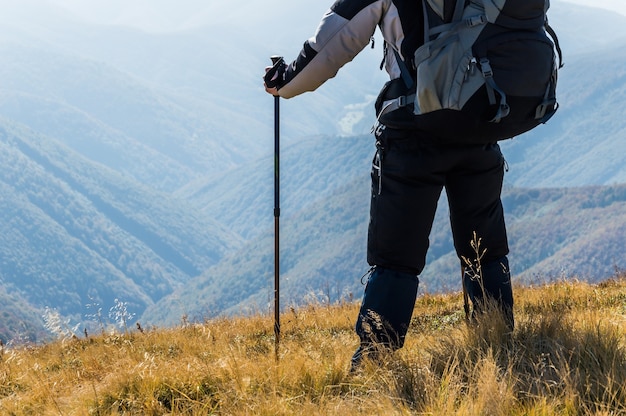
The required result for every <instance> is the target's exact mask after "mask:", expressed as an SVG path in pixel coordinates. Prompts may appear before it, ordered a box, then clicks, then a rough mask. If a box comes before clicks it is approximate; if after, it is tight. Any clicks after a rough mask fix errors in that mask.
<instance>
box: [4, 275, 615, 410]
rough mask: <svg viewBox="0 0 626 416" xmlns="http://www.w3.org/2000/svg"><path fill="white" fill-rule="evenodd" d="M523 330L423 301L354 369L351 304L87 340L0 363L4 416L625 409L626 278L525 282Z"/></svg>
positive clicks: (456, 305) (456, 304) (14, 354)
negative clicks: (393, 346)
mask: <svg viewBox="0 0 626 416" xmlns="http://www.w3.org/2000/svg"><path fill="white" fill-rule="evenodd" d="M516 298H517V301H516V307H515V311H516V317H517V326H516V329H515V331H514V332H513V333H512V334H510V333H509V334H507V333H506V332H505V330H504V329H503V326H502V325H501V322H497V321H493V320H492V321H490V320H487V319H485V320H482V321H481V322H480V323H479V325H477V326H471V327H469V326H467V325H466V324H465V323H464V318H463V313H462V300H461V299H462V298H461V296H460V294H451V295H446V296H422V297H420V298H419V299H418V302H417V304H416V306H415V311H414V316H413V322H412V325H411V328H410V333H409V336H408V339H407V344H406V346H405V348H404V349H403V350H401V351H399V352H398V353H396V354H395V355H394V356H393V357H390V358H389V359H388V360H387V362H386V363H384V365H383V366H382V367H380V368H379V367H374V366H367V367H365V368H364V370H363V371H362V372H360V373H358V374H354V375H351V374H349V373H348V371H347V369H348V361H349V358H350V356H351V354H352V352H353V350H354V348H355V346H356V343H357V340H356V337H355V335H354V333H353V330H352V327H353V321H354V318H355V316H356V313H357V307H358V305H357V304H356V303H342V304H336V305H332V306H328V305H322V304H311V305H309V306H307V307H305V308H302V309H293V310H291V311H290V312H288V313H286V314H284V315H283V316H282V335H283V336H282V339H281V344H280V348H279V355H278V357H279V359H278V361H276V360H275V349H274V346H275V344H274V337H273V331H272V322H271V319H270V318H269V317H268V316H260V315H257V316H252V317H249V318H239V319H220V320H209V321H206V322H204V323H202V324H188V323H187V322H182V323H181V324H180V325H179V326H177V327H176V328H172V329H167V330H165V329H159V328H141V330H136V329H135V330H133V331H126V332H125V333H117V334H102V335H93V336H92V335H89V337H88V338H81V339H78V338H73V339H72V338H67V339H63V340H59V341H57V342H54V343H51V344H48V345H43V346H30V347H22V348H18V349H6V348H5V349H3V350H2V352H1V355H0V412H1V413H2V414H7V415H16V416H17V415H31V414H41V415H48V414H50V415H69V414H81V415H82V414H93V415H113V414H141V415H163V414H171V415H207V414H215V415H253V414H254V415H291V414H308V415H371V414H386V415H394V414H395V415H403V414H405V415H408V414H436V415H451V414H463V415H579V414H597V415H609V414H624V413H626V344H625V342H624V340H625V339H626V338H625V336H626V331H625V330H624V322H625V321H626V275H624V274H622V275H620V276H615V278H614V279H612V280H609V281H606V282H604V283H601V284H597V285H589V284H586V283H582V282H579V281H577V280H576V279H574V278H572V279H570V280H568V281H560V282H558V283H553V284H550V285H546V286H540V287H517V288H516Z"/></svg>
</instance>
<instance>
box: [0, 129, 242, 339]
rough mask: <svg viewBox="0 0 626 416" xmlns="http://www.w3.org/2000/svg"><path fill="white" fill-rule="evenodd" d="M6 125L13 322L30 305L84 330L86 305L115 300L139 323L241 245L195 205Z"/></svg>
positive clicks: (0, 143)
mask: <svg viewBox="0 0 626 416" xmlns="http://www.w3.org/2000/svg"><path fill="white" fill-rule="evenodd" d="M1 125H2V126H3V127H1V128H0V148H1V151H0V160H1V164H2V166H3V168H2V169H1V170H0V188H1V189H0V190H1V195H2V198H1V199H0V258H1V259H2V266H1V268H0V281H2V286H3V291H5V292H6V294H7V296H11V297H12V298H14V299H13V301H12V302H11V303H9V304H3V310H9V311H11V310H12V311H14V312H9V313H13V314H16V313H17V312H16V311H15V310H19V309H22V308H19V309H18V308H15V309H14V308H12V307H11V305H20V304H28V305H30V306H31V308H32V309H33V310H39V311H41V310H42V309H43V308H44V307H50V308H54V309H57V310H58V311H59V313H61V314H62V316H65V317H71V318H72V320H73V321H74V322H81V321H83V313H84V312H85V305H87V304H99V305H102V306H103V307H106V306H107V305H112V304H113V303H114V299H122V300H123V301H124V302H128V304H129V307H131V308H132V309H133V310H134V311H136V313H141V312H142V311H143V310H144V309H145V308H146V307H147V306H148V305H150V304H152V303H154V302H155V301H157V300H159V299H160V298H162V297H163V296H165V295H167V294H169V293H171V292H172V290H174V289H175V288H176V287H178V286H180V285H182V284H184V283H185V282H186V281H188V280H189V279H190V278H192V277H193V276H196V275H198V274H200V272H201V271H202V270H204V269H206V268H207V267H210V266H211V265H213V264H215V263H217V262H218V261H219V260H220V259H221V257H222V256H223V255H224V254H225V253H226V252H229V251H231V250H233V249H235V248H237V247H238V246H240V245H241V243H242V241H241V239H240V238H239V236H237V235H236V234H233V233H232V232H230V231H228V230H226V229H225V228H224V227H223V226H221V225H220V224H219V223H217V222H215V221H214V220H213V219H211V218H210V217H209V216H208V215H205V214H204V213H202V212H201V211H199V210H197V209H193V207H192V206H190V205H189V204H188V203H181V201H179V200H177V199H175V198H173V197H171V196H169V195H167V194H165V193H162V192H158V191H154V190H152V189H150V188H147V187H145V186H142V185H141V184H139V183H137V182H135V181H133V180H131V179H129V178H128V177H124V176H121V175H119V174H117V173H115V172H113V171H112V170H110V169H107V168H105V167H103V166H101V165H97V164H95V163H93V162H91V161H88V160H86V159H85V158H83V157H81V156H80V155H78V154H76V153H75V152H73V151H71V150H70V149H68V148H67V147H65V146H63V145H60V144H59V143H57V142H55V141H54V140H52V139H51V138H48V137H44V136H41V135H39V134H37V133H34V132H32V131H30V130H28V129H25V128H23V127H20V126H16V125H12V123H10V122H7V121H3V122H2V123H1ZM28 310H29V309H28V308H26V309H25V310H24V314H26V313H27V312H28ZM0 337H2V338H4V341H6V339H7V337H8V336H7V334H4V333H2V334H0Z"/></svg>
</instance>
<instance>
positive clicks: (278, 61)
mask: <svg viewBox="0 0 626 416" xmlns="http://www.w3.org/2000/svg"><path fill="white" fill-rule="evenodd" d="M271 60H272V64H273V67H272V68H271V69H270V70H269V71H268V72H267V73H266V75H265V84H266V85H267V86H268V87H273V86H275V85H277V84H278V81H277V80H272V78H273V77H274V75H275V74H276V73H277V72H279V71H280V70H281V68H282V66H283V63H284V60H283V58H282V57H281V56H272V57H271ZM278 75H279V76H280V73H278ZM272 81H274V82H272ZM279 233H280V97H279V96H277V95H275V96H274V340H275V341H274V354H275V356H276V360H277V361H278V346H279V344H280V244H279V241H280V239H279Z"/></svg>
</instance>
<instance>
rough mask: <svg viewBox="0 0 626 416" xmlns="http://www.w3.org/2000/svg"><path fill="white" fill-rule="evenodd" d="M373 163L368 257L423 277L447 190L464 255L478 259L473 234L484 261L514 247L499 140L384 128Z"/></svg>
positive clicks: (458, 246)
mask: <svg viewBox="0 0 626 416" xmlns="http://www.w3.org/2000/svg"><path fill="white" fill-rule="evenodd" d="M377 139H378V142H377V152H376V155H375V157H374V162H373V166H372V200H371V209H370V224H369V232H368V250H367V260H368V263H369V264H370V265H377V266H382V267H386V268H389V269H392V270H397V271H401V272H407V273H411V274H415V275H419V274H420V273H421V272H422V270H423V269H424V266H425V263H426V252H427V251H428V246H429V235H430V231H431V228H432V224H433V220H434V217H435V211H436V209H437V201H438V200H439V197H440V194H441V191H442V189H444V188H445V190H446V193H447V197H448V203H449V208H450V223H451V227H452V234H453V239H454V246H455V249H456V252H457V255H458V256H459V258H461V256H464V257H466V258H469V259H473V258H475V257H476V256H475V254H474V250H473V249H472V247H471V241H472V239H473V236H474V233H476V236H477V237H478V238H480V239H481V247H482V248H484V249H486V250H487V251H486V253H485V257H484V258H483V259H482V261H483V262H484V263H489V262H490V261H496V260H497V259H500V258H502V257H504V256H506V255H507V254H508V252H509V248H508V243H507V235H506V227H505V222H504V213H503V209H502V203H501V200H500V193H501V190H502V180H503V176H504V164H505V162H504V157H503V156H502V153H501V152H500V147H499V146H498V145H497V144H495V143H494V144H488V145H445V146H438V145H436V144H432V143H428V142H427V141H426V140H424V138H422V137H420V136H419V134H418V133H414V132H411V131H398V130H392V129H385V130H384V131H383V132H382V134H380V135H379V136H378V138H377Z"/></svg>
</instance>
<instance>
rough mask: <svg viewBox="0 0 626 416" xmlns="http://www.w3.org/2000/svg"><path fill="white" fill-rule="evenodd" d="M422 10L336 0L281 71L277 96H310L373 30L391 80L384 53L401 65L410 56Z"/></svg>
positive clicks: (396, 73)
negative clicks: (382, 47) (378, 37)
mask: <svg viewBox="0 0 626 416" xmlns="http://www.w3.org/2000/svg"><path fill="white" fill-rule="evenodd" d="M422 15H423V13H422V6H421V2H420V1H415V0H413V1H411V0H405V1H402V0H377V1H371V0H338V1H336V2H335V4H333V6H331V8H330V9H329V10H328V11H327V12H326V14H325V15H324V17H323V18H322V21H321V22H320V24H319V26H318V28H317V31H316V32H315V35H314V36H313V37H312V38H310V39H308V40H307V41H306V42H305V43H304V46H303V48H302V51H301V52H300V54H299V56H298V58H296V60H294V61H293V62H292V63H291V64H290V65H289V66H288V68H287V71H286V74H285V83H284V84H283V85H282V86H281V87H280V89H279V91H278V93H279V94H280V96H281V97H283V98H291V97H294V96H296V95H299V94H302V93H304V92H307V91H313V90H315V89H317V88H318V87H319V86H320V85H322V84H323V83H324V82H326V81H327V80H328V79H330V78H333V77H334V76H335V75H336V74H337V72H338V71H339V69H340V68H341V67H342V66H343V65H345V64H346V63H348V62H350V61H352V59H354V57H355V56H356V55H357V54H358V53H359V52H361V50H363V48H365V46H367V45H368V44H369V42H370V39H371V38H372V36H373V35H374V32H375V30H376V28H377V27H379V28H380V30H381V32H382V36H383V39H384V41H385V44H386V47H385V51H386V53H385V69H386V71H387V73H388V74H389V77H390V79H391V80H393V79H397V78H399V77H400V75H401V73H400V67H399V66H398V63H397V61H396V57H395V54H394V53H391V51H389V47H392V48H394V49H395V50H397V51H398V52H399V53H400V56H402V59H405V57H407V56H408V57H410V56H412V54H413V52H414V51H415V49H417V47H418V46H419V45H421V44H422V43H423V25H422V24H421V22H422V21H423V17H422Z"/></svg>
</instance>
